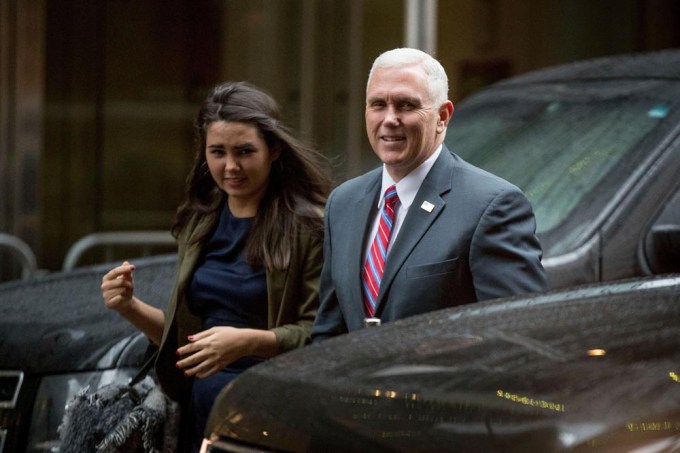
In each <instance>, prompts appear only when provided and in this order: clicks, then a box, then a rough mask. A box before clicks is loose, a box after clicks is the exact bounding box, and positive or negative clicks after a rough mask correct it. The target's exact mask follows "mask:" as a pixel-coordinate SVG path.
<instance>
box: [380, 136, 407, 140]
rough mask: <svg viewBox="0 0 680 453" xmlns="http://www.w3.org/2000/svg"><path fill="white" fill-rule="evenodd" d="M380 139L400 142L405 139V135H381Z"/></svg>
mask: <svg viewBox="0 0 680 453" xmlns="http://www.w3.org/2000/svg"><path fill="white" fill-rule="evenodd" d="M380 139H381V140H383V141H385V142H400V141H402V140H405V137H404V136H402V135H383V136H382V137H380Z"/></svg>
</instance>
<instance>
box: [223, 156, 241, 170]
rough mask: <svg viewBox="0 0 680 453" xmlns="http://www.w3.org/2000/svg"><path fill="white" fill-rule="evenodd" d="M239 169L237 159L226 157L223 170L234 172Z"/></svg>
mask: <svg viewBox="0 0 680 453" xmlns="http://www.w3.org/2000/svg"><path fill="white" fill-rule="evenodd" d="M239 168H240V164H239V162H238V159H236V158H234V157H232V156H227V157H226V158H225V162H224V170H225V171H227V172H229V171H234V170H238V169H239Z"/></svg>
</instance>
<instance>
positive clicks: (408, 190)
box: [378, 145, 442, 209]
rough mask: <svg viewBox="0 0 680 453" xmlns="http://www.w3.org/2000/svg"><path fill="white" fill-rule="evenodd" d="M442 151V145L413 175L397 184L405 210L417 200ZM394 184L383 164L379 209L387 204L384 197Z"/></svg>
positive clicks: (405, 177)
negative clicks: (417, 195)
mask: <svg viewBox="0 0 680 453" xmlns="http://www.w3.org/2000/svg"><path fill="white" fill-rule="evenodd" d="M441 151H442V145H439V146H438V147H437V149H435V150H434V152H433V153H432V155H431V156H430V157H428V158H427V159H425V161H424V162H423V163H422V164H420V165H419V166H418V167H417V168H415V169H414V170H413V171H411V173H409V174H408V175H406V176H404V177H403V178H401V181H399V182H398V183H396V185H397V196H399V204H400V205H401V206H402V207H403V208H404V209H408V208H409V207H410V206H411V204H412V203H413V200H414V199H415V198H416V194H417V193H418V190H419V189H420V186H421V185H422V184H423V181H424V180H425V177H426V176H427V174H428V173H429V172H430V169H431V168H432V166H433V165H434V162H435V161H436V160H437V158H438V157H439V154H440V153H441ZM392 184H395V182H394V180H393V179H392V177H391V176H390V174H389V173H388V172H387V170H386V169H385V165H384V164H383V171H382V190H381V191H380V194H381V196H380V198H379V200H378V208H382V205H383V203H384V202H385V201H384V197H383V196H382V195H383V194H384V193H385V191H386V190H387V188H388V187H390V186H391V185H392Z"/></svg>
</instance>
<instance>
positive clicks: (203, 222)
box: [156, 213, 323, 403]
mask: <svg viewBox="0 0 680 453" xmlns="http://www.w3.org/2000/svg"><path fill="white" fill-rule="evenodd" d="M218 219H219V214H218V213H216V214H208V215H204V216H202V217H200V218H196V219H193V220H192V221H191V222H190V223H189V225H188V226H187V227H186V228H185V229H184V231H183V232H182V234H181V235H180V236H179V238H178V240H177V242H178V263H179V264H178V270H177V277H176V281H175V287H174V290H173V292H172V296H171V298H170V301H169V303H168V307H167V310H166V312H165V326H164V328H163V337H162V340H161V344H160V352H159V356H158V359H157V360H156V374H157V376H158V380H159V382H160V384H161V386H162V388H163V390H164V391H165V393H166V394H168V396H170V397H171V398H173V399H174V400H176V401H179V402H181V403H184V402H185V401H186V399H187V398H188V397H189V384H190V379H188V378H186V377H185V376H184V375H183V373H182V372H181V371H180V370H178V369H177V368H176V366H175V363H176V362H177V360H178V357H177V355H176V353H175V351H176V350H177V348H178V347H180V346H183V345H185V344H186V343H188V340H187V336H189V335H191V334H194V333H197V332H199V331H201V330H202V327H201V320H200V318H198V317H197V316H194V315H193V314H192V313H191V312H190V311H189V308H188V304H187V299H186V295H187V289H188V286H189V284H190V283H191V277H192V275H193V273H194V270H195V268H196V266H197V264H198V261H199V258H200V255H201V249H202V246H203V244H202V243H194V244H192V243H191V239H192V238H193V236H194V234H195V233H196V232H197V231H201V230H203V228H204V227H206V226H209V227H214V226H215V224H216V222H217V221H218ZM322 264H323V238H322V234H321V233H320V232H319V233H313V232H303V233H301V234H300V235H299V236H298V237H297V238H295V239H294V242H293V247H292V253H291V259H290V265H289V266H288V269H285V270H274V271H271V272H269V271H267V272H266V279H267V295H268V296H267V299H268V306H269V309H268V328H269V329H271V330H272V331H273V332H274V334H275V335H276V341H277V344H278V348H279V352H280V353H281V352H286V351H289V350H291V349H294V348H299V347H301V346H304V345H305V344H307V343H309V342H310V338H311V337H310V332H311V329H312V324H313V322H314V317H315V316H316V310H317V308H318V306H319V274H320V272H321V266H322Z"/></svg>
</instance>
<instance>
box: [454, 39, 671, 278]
mask: <svg viewBox="0 0 680 453" xmlns="http://www.w3.org/2000/svg"><path fill="white" fill-rule="evenodd" d="M446 144H447V146H448V147H449V149H451V150H452V151H453V152H455V153H457V154H459V155H460V156H461V157H463V158H464V159H466V160H468V161H469V162H471V163H473V164H475V165H477V166H480V167H482V168H484V169H486V170H489V171H491V172H492V173H495V174H498V175H499V176H502V177H504V178H506V179H508V180H509V181H511V182H513V183H514V184H516V185H518V186H519V187H520V188H521V189H522V190H523V191H524V192H525V193H526V195H527V197H528V198H529V200H530V201H531V203H532V205H533V207H534V211H535V214H536V220H537V230H538V236H539V238H540V240H541V244H542V246H543V250H544V256H543V263H544V265H545V267H546V270H547V271H548V274H549V277H550V284H551V287H553V288H559V287H565V286H569V285H575V284H582V283H590V282H596V281H609V280H616V279H622V278H628V277H633V276H638V275H651V274H662V273H667V272H680V178H678V174H680V51H678V50H669V51H664V52H656V53H649V54H640V55H632V56H615V57H609V58H602V59H596V60H590V61H583V62H577V63H573V64H569V65H564V66H557V67H553V68H547V69H544V70H540V71H536V72H532V73H529V74H526V75H522V76H518V77H515V78H511V79H508V80H505V81H502V82H499V83H497V84H495V85H492V86H490V87H488V88H484V89H482V90H480V91H479V92H478V93H476V94H473V95H472V96H470V97H468V98H467V99H464V100H463V101H462V102H460V103H459V104H457V105H456V109H455V112H454V115H453V119H452V122H451V125H450V127H449V128H448V131H447V137H446Z"/></svg>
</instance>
